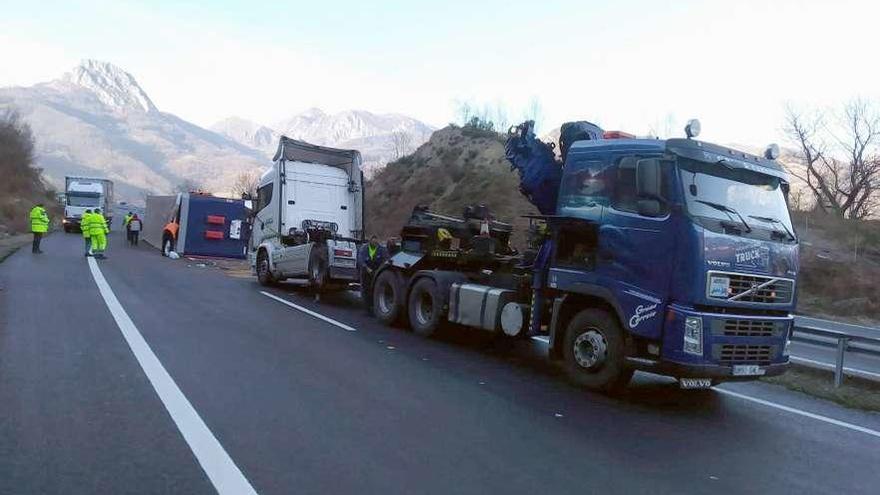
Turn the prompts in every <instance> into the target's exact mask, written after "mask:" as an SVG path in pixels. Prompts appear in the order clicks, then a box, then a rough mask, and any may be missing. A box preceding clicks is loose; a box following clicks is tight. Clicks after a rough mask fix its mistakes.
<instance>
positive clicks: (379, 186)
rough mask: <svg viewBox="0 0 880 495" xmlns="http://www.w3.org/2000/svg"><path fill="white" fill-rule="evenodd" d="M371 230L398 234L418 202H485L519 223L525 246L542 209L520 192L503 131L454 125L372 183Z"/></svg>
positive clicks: (455, 210)
mask: <svg viewBox="0 0 880 495" xmlns="http://www.w3.org/2000/svg"><path fill="white" fill-rule="evenodd" d="M366 203H367V232H368V233H374V234H376V235H379V236H380V237H383V238H385V237H391V236H396V235H398V234H399V232H400V228H401V226H403V224H404V223H405V222H406V220H407V219H408V218H409V215H410V213H411V212H412V209H413V207H415V206H417V205H428V206H429V207H430V208H431V210H433V211H436V212H440V213H446V214H450V215H456V216H460V215H461V214H462V211H463V210H464V207H465V206H467V205H470V204H478V203H483V204H485V205H487V206H488V207H489V209H490V210H491V211H492V213H493V214H494V215H495V218H496V219H497V220H500V221H502V222H511V223H513V224H514V225H515V226H516V233H517V236H515V237H514V240H513V242H514V244H515V245H517V246H522V245H523V243H524V241H525V236H524V232H525V231H526V226H527V225H528V220H526V219H524V218H521V216H522V215H527V214H537V210H536V209H535V208H534V207H533V206H532V205H531V204H530V203H529V202H528V201H527V200H526V199H525V198H524V197H523V196H522V195H521V194H520V193H519V177H518V176H517V174H516V172H514V171H511V170H510V165H509V163H508V162H507V160H506V159H505V158H504V141H503V139H502V137H500V136H499V135H498V134H497V133H494V132H491V131H484V130H479V129H474V128H470V127H464V128H460V127H456V126H449V127H446V128H444V129H441V130H439V131H436V132H434V134H433V135H432V136H431V139H430V140H428V142H426V143H425V144H423V145H422V146H420V147H419V148H418V149H417V150H416V151H415V152H414V153H413V154H411V155H408V156H405V157H403V158H401V159H399V160H397V161H395V162H392V163H389V164H388V165H387V166H386V167H385V168H384V169H383V170H381V171H380V172H378V173H377V174H376V176H375V177H374V178H373V179H372V180H371V181H370V182H369V183H368V184H367V200H366Z"/></svg>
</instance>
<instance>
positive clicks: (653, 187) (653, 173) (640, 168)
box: [636, 158, 662, 200]
mask: <svg viewBox="0 0 880 495" xmlns="http://www.w3.org/2000/svg"><path fill="white" fill-rule="evenodd" d="M660 182H661V175H660V160H658V159H656V158H644V159H641V160H639V161H638V163H636V194H637V195H638V197H639V198H645V199H654V200H660V199H662V195H661V191H660Z"/></svg>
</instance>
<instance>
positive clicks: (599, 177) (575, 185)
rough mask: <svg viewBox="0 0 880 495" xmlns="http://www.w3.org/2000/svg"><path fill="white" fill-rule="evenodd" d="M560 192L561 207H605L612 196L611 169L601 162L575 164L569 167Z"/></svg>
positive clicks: (612, 178)
mask: <svg viewBox="0 0 880 495" xmlns="http://www.w3.org/2000/svg"><path fill="white" fill-rule="evenodd" d="M567 167H569V169H570V170H569V171H567V172H566V173H565V176H564V178H563V180H562V187H561V190H560V195H561V198H560V203H559V204H560V206H562V207H563V208H565V207H567V208H583V207H589V208H592V207H594V206H605V205H607V204H608V201H609V196H610V194H611V183H612V182H613V180H614V177H612V176H611V173H610V172H611V167H609V166H607V164H606V163H603V162H599V161H582V162H574V163H571V164H570V165H568V166H567Z"/></svg>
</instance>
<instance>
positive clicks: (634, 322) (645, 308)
mask: <svg viewBox="0 0 880 495" xmlns="http://www.w3.org/2000/svg"><path fill="white" fill-rule="evenodd" d="M655 316H657V305H656V304H640V305H638V306H637V307H636V311H635V313H633V315H632V318H630V319H629V327H630V328H635V327H637V326H639V323H641V322H643V321H645V320H647V319H649V318H653V317H655Z"/></svg>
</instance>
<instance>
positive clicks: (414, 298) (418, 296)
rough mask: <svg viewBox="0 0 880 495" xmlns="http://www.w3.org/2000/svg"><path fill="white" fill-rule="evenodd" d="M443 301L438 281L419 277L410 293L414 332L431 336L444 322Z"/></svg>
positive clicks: (409, 309) (410, 309)
mask: <svg viewBox="0 0 880 495" xmlns="http://www.w3.org/2000/svg"><path fill="white" fill-rule="evenodd" d="M442 307H443V303H442V302H441V300H440V297H438V294H437V282H435V281H434V279H431V278H428V277H425V278H421V279H419V280H418V281H417V282H416V283H415V285H414V286H413V288H412V290H411V291H410V293H409V304H408V305H407V309H408V312H409V326H410V327H412V329H413V332H415V333H417V334H419V335H421V336H423V337H430V336H432V335H434V334H435V333H436V332H437V330H439V329H440V325H441V324H442V323H443V311H442V309H443V308H442Z"/></svg>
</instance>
